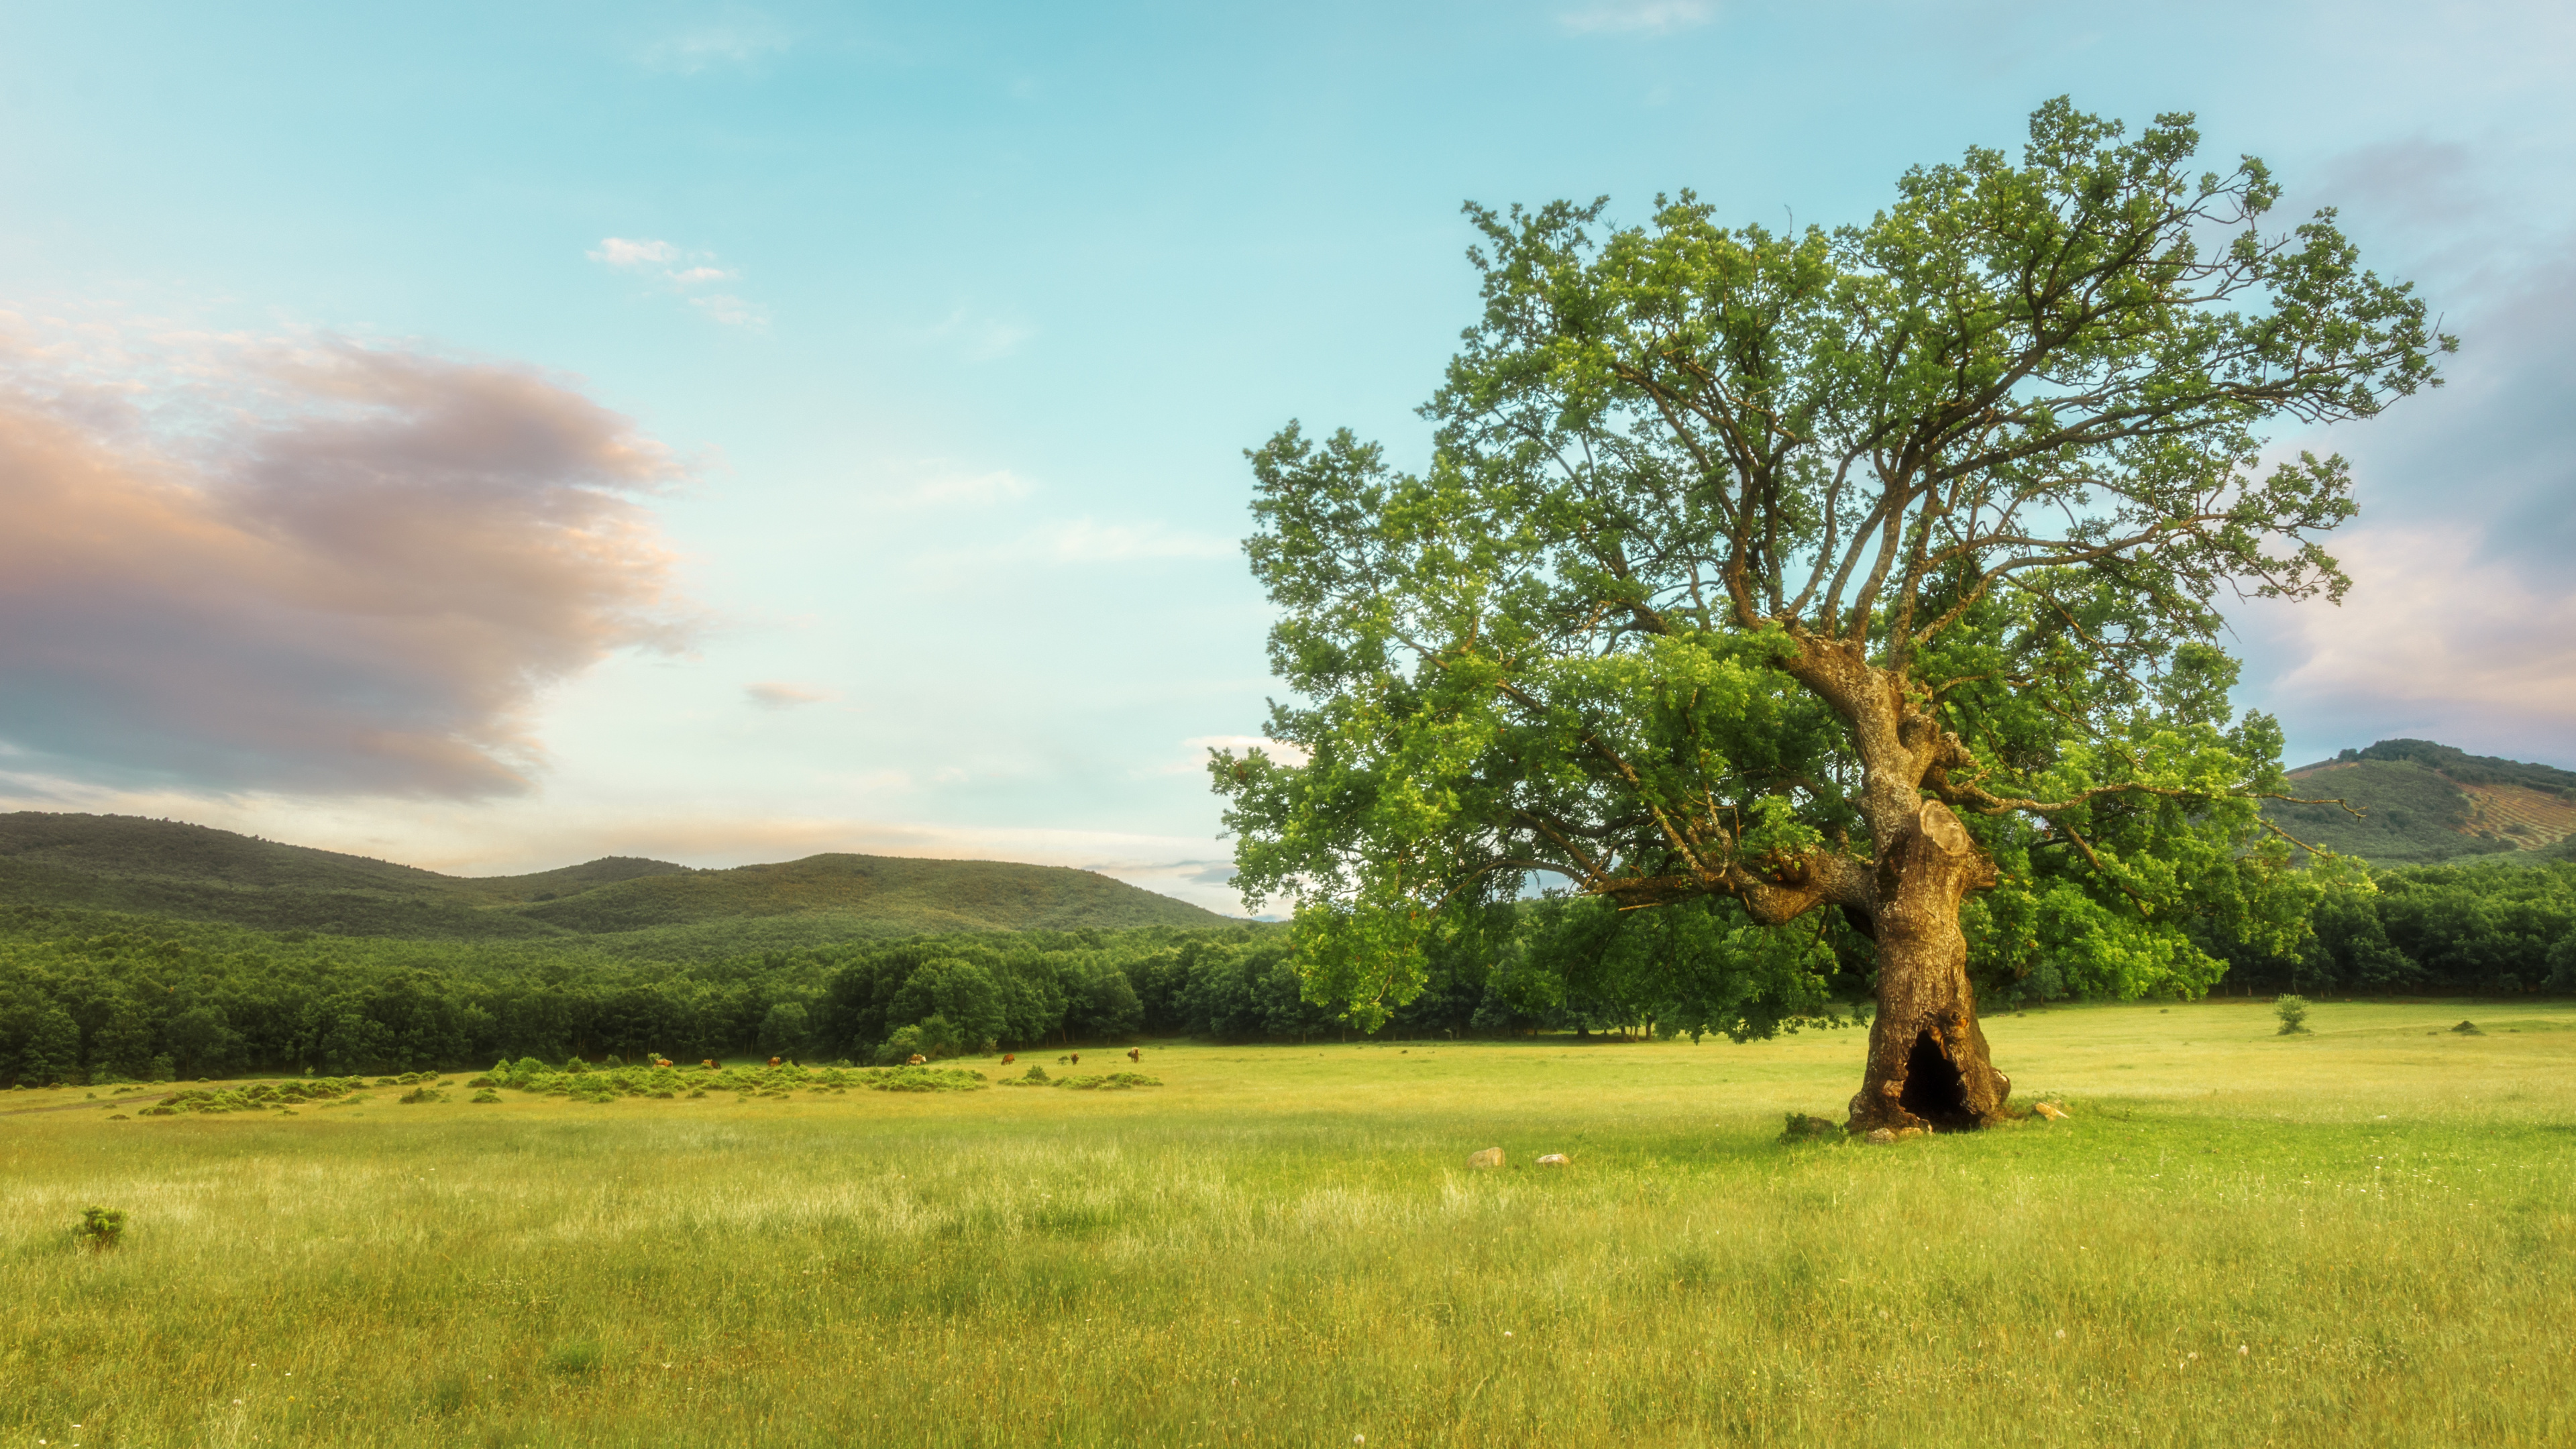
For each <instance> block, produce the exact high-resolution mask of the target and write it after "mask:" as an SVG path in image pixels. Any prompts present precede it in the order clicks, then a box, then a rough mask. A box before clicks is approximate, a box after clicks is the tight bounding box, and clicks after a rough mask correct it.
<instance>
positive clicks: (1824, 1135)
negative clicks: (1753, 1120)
mask: <svg viewBox="0 0 2576 1449" xmlns="http://www.w3.org/2000/svg"><path fill="white" fill-rule="evenodd" d="M1788 1118H1789V1125H1788V1127H1787V1129H1786V1130H1784V1131H1782V1132H1781V1134H1780V1140H1781V1141H1782V1142H1824V1141H1829V1140H1831V1139H1833V1138H1836V1137H1840V1136H1842V1135H1843V1129H1842V1128H1841V1126H1839V1125H1838V1124H1836V1123H1835V1122H1833V1121H1831V1120H1830V1119H1827V1118H1824V1117H1815V1116H1810V1115H1809V1114H1807V1113H1805V1112H1791V1113H1789V1114H1788Z"/></svg>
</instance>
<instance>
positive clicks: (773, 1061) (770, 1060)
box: [769, 1057, 778, 1067]
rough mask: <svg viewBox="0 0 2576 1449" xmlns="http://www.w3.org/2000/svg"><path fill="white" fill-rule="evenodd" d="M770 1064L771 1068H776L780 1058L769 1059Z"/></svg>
mask: <svg viewBox="0 0 2576 1449" xmlns="http://www.w3.org/2000/svg"><path fill="white" fill-rule="evenodd" d="M769 1064H770V1065H771V1066H773V1067H774V1066H776V1065H778V1058H776V1057H771V1058H770V1059H769Z"/></svg>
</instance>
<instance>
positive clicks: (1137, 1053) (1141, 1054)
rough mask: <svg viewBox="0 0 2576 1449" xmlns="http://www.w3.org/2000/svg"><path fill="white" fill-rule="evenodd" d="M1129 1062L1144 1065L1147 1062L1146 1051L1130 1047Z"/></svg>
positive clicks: (1128, 1050)
mask: <svg viewBox="0 0 2576 1449" xmlns="http://www.w3.org/2000/svg"><path fill="white" fill-rule="evenodd" d="M1127 1060H1129V1061H1131V1062H1137V1063H1142V1062H1143V1061H1144V1060H1145V1049H1144V1048H1143V1047H1129V1048H1128V1049H1127Z"/></svg>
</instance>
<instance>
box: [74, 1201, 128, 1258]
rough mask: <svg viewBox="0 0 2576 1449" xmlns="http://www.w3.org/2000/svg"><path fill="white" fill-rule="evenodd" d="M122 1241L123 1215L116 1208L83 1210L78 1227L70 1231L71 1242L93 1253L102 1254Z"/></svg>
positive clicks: (123, 1233)
mask: <svg viewBox="0 0 2576 1449" xmlns="http://www.w3.org/2000/svg"><path fill="white" fill-rule="evenodd" d="M124 1239H125V1214H124V1213H123V1212H121V1211H119V1210H118V1209H116V1208H106V1207H90V1208H83V1209H82V1210H81V1220H80V1223H79V1225H78V1226H76V1227H74V1228H73V1229H72V1241H74V1242H76V1243H78V1244H80V1245H81V1246H82V1247H83V1248H86V1249H88V1250H89V1251H90V1252H93V1253H104V1252H106V1251H107V1250H108V1249H110V1248H113V1247H115V1246H116V1245H117V1244H118V1243H120V1242H122V1241H124Z"/></svg>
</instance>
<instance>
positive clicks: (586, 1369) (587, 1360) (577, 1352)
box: [546, 1338, 601, 1377]
mask: <svg viewBox="0 0 2576 1449" xmlns="http://www.w3.org/2000/svg"><path fill="white" fill-rule="evenodd" d="M600 1358H601V1354H600V1351H599V1345H598V1344H597V1343H596V1342H594V1341H592V1340H590V1339H587V1338H577V1339H574V1340H572V1341H571V1342H569V1343H559V1344H556V1345H555V1346H554V1347H552V1348H550V1349H547V1350H546V1372H548V1373H557V1374H563V1375H565V1376H567V1377H571V1376H575V1375H579V1374H587V1373H596V1372H597V1371H598V1369H599V1361H600Z"/></svg>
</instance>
